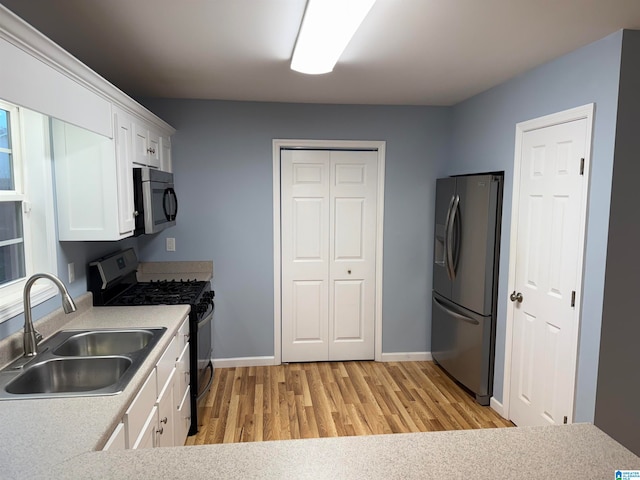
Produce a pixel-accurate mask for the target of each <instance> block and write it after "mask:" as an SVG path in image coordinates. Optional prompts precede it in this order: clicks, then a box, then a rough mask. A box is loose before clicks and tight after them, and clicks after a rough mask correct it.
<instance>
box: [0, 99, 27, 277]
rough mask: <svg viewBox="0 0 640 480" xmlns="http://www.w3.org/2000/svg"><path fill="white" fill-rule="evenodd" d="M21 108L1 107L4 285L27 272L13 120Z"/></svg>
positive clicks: (0, 263)
mask: <svg viewBox="0 0 640 480" xmlns="http://www.w3.org/2000/svg"><path fill="white" fill-rule="evenodd" d="M16 120H17V109H15V108H10V107H4V106H2V107H0V191H1V192H2V196H1V197H0V222H1V223H0V285H4V284H6V283H9V282H12V281H14V280H17V279H19V278H22V277H24V276H25V268H24V234H23V231H24V229H23V226H22V204H23V201H24V194H23V192H22V185H21V182H20V181H18V182H16V175H15V168H14V164H15V163H17V162H16V160H17V158H19V155H18V156H17V158H16V153H17V151H16V150H15V148H14V145H16V144H17V142H15V141H14V139H13V138H12V137H15V135H12V131H13V128H12V126H13V125H12V124H17V121H16Z"/></svg>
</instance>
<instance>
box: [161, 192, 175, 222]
mask: <svg viewBox="0 0 640 480" xmlns="http://www.w3.org/2000/svg"><path fill="white" fill-rule="evenodd" d="M167 203H169V208H167ZM162 209H163V210H164V216H165V218H166V219H167V220H169V221H171V220H175V219H176V214H177V213H178V198H177V197H176V192H175V190H174V189H173V188H167V189H165V191H164V195H163V197H162Z"/></svg>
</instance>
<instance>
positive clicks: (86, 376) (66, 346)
mask: <svg viewBox="0 0 640 480" xmlns="http://www.w3.org/2000/svg"><path fill="white" fill-rule="evenodd" d="M165 331H166V328H144V329H94V330H64V331H61V332H58V333H56V334H55V335H53V336H52V337H51V338H49V339H48V340H46V341H44V342H42V343H41V344H40V352H39V353H38V355H37V356H35V357H22V358H19V359H18V360H16V361H15V362H13V363H12V364H10V365H9V366H7V367H6V368H4V369H3V370H0V400H18V399H32V398H56V397H86V396H99V395H115V394H118V393H120V392H122V391H123V390H124V389H125V387H126V386H127V385H128V383H129V382H130V381H131V379H132V378H133V376H134V375H135V373H136V372H137V371H138V369H139V368H140V365H142V363H143V362H144V360H145V359H146V358H147V356H148V355H149V353H150V352H151V350H153V348H154V347H155V346H156V344H157V343H158V340H160V337H161V336H162V335H163V333H164V332H165Z"/></svg>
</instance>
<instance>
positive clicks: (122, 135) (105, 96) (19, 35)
mask: <svg viewBox="0 0 640 480" xmlns="http://www.w3.org/2000/svg"><path fill="white" fill-rule="evenodd" d="M0 65H2V68H0V98H2V99H4V100H6V101H8V102H11V103H14V104H16V105H19V106H23V107H26V108H29V109H32V110H35V111H38V112H40V113H43V114H45V115H49V116H50V117H51V118H52V119H53V121H52V125H53V127H52V132H51V135H52V140H53V145H54V146H53V150H54V152H53V154H54V168H55V172H56V179H55V182H56V196H57V199H56V202H57V206H58V233H59V239H60V240H69V241H84V240H96V241H112V240H119V239H122V238H125V237H128V236H131V235H133V231H134V223H135V221H134V220H135V218H134V215H135V211H134V210H135V209H134V201H133V168H134V166H135V165H144V166H149V167H153V168H162V169H164V170H168V171H170V170H171V167H172V165H171V141H170V137H171V135H173V133H174V132H175V130H174V129H173V127H171V126H170V125H169V124H167V123H166V122H164V121H163V120H161V119H160V118H158V117H157V116H155V115H154V114H153V113H151V112H150V111H148V110H147V109H146V108H144V107H143V106H142V105H140V104H139V103H137V102H136V101H134V100H133V99H131V98H130V97H129V96H127V95H126V94H124V93H123V92H122V91H121V90H119V89H118V88H116V87H115V86H113V85H112V84H111V83H109V82H108V81H106V80H105V79H104V78H102V77H101V76H100V75H98V74H97V73H95V72H94V71H93V70H91V69H90V68H89V67H87V66H86V65H84V64H83V63H82V62H80V61H79V60H78V59H76V58H75V57H73V56H72V55H70V54H69V53H68V52H66V51H65V50H63V49H62V48H60V47H59V46H58V45H56V44H55V43H53V42H52V41H51V40H49V39H48V38H46V37H45V36H43V35H42V34H41V33H39V32H38V31H37V30H35V29H34V28H33V27H31V26H30V25H28V24H27V23H25V22H24V21H23V20H22V19H20V18H19V17H17V16H16V15H14V14H13V13H12V12H10V11H9V10H7V9H6V8H5V7H3V6H2V5H0Z"/></svg>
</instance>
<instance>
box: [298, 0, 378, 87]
mask: <svg viewBox="0 0 640 480" xmlns="http://www.w3.org/2000/svg"><path fill="white" fill-rule="evenodd" d="M375 1H376V0H309V1H308V3H307V9H306V10H305V12H304V19H303V20H302V26H301V27H300V32H299V33H298V40H297V41H296V48H295V49H294V51H293V57H292V59H291V69H292V70H295V71H297V72H301V73H309V74H319V73H328V72H330V71H332V70H333V67H334V66H335V64H336V62H337V61H338V58H340V55H342V52H343V51H344V49H345V48H346V47H347V45H348V44H349V41H350V40H351V37H353V34H354V33H356V30H357V29H358V27H359V26H360V24H361V23H362V21H363V20H364V17H366V16H367V13H369V10H371V7H372V6H373V4H374V3H375Z"/></svg>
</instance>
